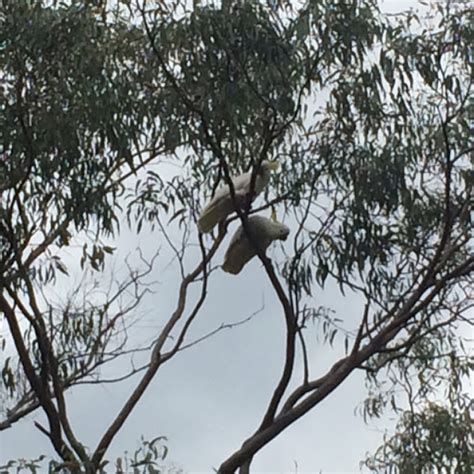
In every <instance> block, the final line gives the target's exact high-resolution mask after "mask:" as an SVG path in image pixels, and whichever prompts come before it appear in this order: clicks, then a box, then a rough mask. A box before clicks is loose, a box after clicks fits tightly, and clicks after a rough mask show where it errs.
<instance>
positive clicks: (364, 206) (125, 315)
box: [0, 0, 474, 472]
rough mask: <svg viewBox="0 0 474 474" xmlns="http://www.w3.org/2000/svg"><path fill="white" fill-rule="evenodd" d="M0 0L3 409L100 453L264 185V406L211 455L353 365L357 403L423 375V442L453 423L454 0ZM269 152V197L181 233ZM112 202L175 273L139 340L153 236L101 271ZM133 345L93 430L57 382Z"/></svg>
mask: <svg viewBox="0 0 474 474" xmlns="http://www.w3.org/2000/svg"><path fill="white" fill-rule="evenodd" d="M1 5H2V8H1V10H0V12H1V13H0V45H1V46H0V110H1V115H0V121H1V122H0V147H1V148H0V191H1V195H0V244H1V246H0V275H1V277H0V316H1V318H2V320H1V321H2V323H3V322H4V324H5V326H7V327H8V331H9V336H8V337H7V338H5V339H3V340H2V352H3V353H4V354H8V355H7V357H5V360H3V361H2V371H1V374H2V385H1V386H0V389H1V396H2V399H3V400H4V401H5V407H6V408H5V413H4V415H5V417H4V420H3V421H0V428H1V429H7V428H8V427H10V426H11V425H12V424H13V423H15V422H17V421H19V420H21V419H22V418H23V417H24V416H25V415H26V414H28V413H31V412H33V411H35V410H37V409H40V410H42V412H44V414H45V415H46V419H47V426H42V425H40V424H38V423H36V427H37V428H38V429H39V431H41V432H42V433H43V434H44V435H46V436H48V438H49V439H50V441H51V444H52V446H53V447H54V449H55V451H56V454H57V456H58V458H59V460H60V461H59V462H60V463H62V464H64V465H66V466H67V468H68V469H69V468H70V469H72V470H74V469H76V470H77V469H79V468H81V469H84V470H85V472H95V471H96V470H97V469H99V468H100V467H101V466H103V462H104V461H103V459H104V456H105V455H106V453H107V450H108V448H109V446H110V444H111V442H112V441H113V439H114V437H115V436H116V434H117V433H118V431H119V430H120V429H121V427H122V425H123V423H124V422H125V420H126V419H127V417H128V416H129V415H130V414H131V413H132V411H133V408H134V407H135V405H136V404H137V403H138V402H139V400H140V399H141V397H142V395H143V393H144V391H145V390H146V389H147V387H148V385H149V383H150V382H151V380H152V379H153V378H154V377H155V376H157V374H158V373H159V371H160V369H161V367H162V366H163V365H165V364H166V363H167V362H168V361H169V360H171V359H172V358H174V357H175V356H178V355H179V353H180V351H181V350H182V349H183V348H185V347H188V346H189V341H188V340H187V335H188V330H189V328H190V326H191V325H192V324H193V322H194V320H195V319H196V318H198V317H199V316H200V314H201V313H200V312H201V308H202V305H203V303H204V301H205V299H206V296H207V291H208V288H209V286H210V285H213V282H214V281H216V278H217V276H216V275H215V272H216V270H217V269H218V267H216V265H215V258H214V256H215V254H216V253H217V251H218V249H219V248H220V247H221V246H222V245H224V244H223V242H224V239H226V236H227V229H228V227H229V226H230V225H231V224H232V221H233V220H235V219H239V220H240V221H241V223H242V227H243V229H244V231H245V232H246V233H247V234H248V222H247V216H248V215H252V214H256V213H257V212H262V211H266V210H267V209H278V211H279V212H280V213H281V215H282V216H283V218H284V219H285V222H287V223H288V224H289V225H290V226H291V228H292V233H291V237H292V242H291V243H289V244H288V245H286V246H284V247H283V250H284V251H283V252H278V254H277V255H278V256H277V257H276V258H274V259H272V260H270V259H269V258H268V257H267V256H266V255H265V253H263V252H262V251H257V254H258V258H259V260H260V262H261V264H262V266H263V268H262V272H263V273H264V275H266V277H268V279H269V282H270V283H271V285H272V287H273V289H274V291H275V298H277V299H278V301H279V302H280V304H281V308H282V314H283V317H284V319H285V324H286V339H285V341H284V342H282V344H285V349H286V358H285V361H284V364H283V367H282V371H281V376H280V378H279V380H278V382H277V383H276V385H275V389H274V392H273V393H272V394H270V395H269V401H268V405H267V407H266V409H265V412H264V414H263V416H262V420H261V423H260V425H259V426H258V428H257V429H256V431H255V432H254V433H253V434H251V435H250V436H249V438H248V439H247V440H246V441H245V442H244V443H243V444H242V447H241V448H240V449H239V450H237V451H236V452H235V453H234V454H232V455H230V456H229V457H228V458H227V459H226V460H224V461H223V462H222V464H221V467H220V470H221V471H222V472H234V471H235V470H237V469H239V468H240V469H241V470H242V472H248V469H249V466H250V463H251V461H252V458H253V456H255V455H256V454H257V453H258V451H259V450H260V449H261V448H262V447H263V446H264V445H265V444H267V443H268V442H270V441H271V440H272V439H274V438H275V437H276V436H277V435H278V434H279V433H280V432H281V431H283V430H284V429H285V428H286V427H288V426H289V425H291V424H292V423H293V422H294V421H296V420H297V419H298V418H300V417H301V416H303V415H305V414H306V413H308V411H310V410H311V409H313V408H314V407H316V406H317V405H318V403H319V402H321V401H322V400H323V399H324V398H325V397H326V396H328V395H329V394H330V393H332V391H333V390H334V389H335V388H336V387H337V386H339V384H341V383H342V382H343V381H344V380H345V378H347V377H348V376H349V375H350V374H351V373H352V372H353V371H355V370H364V371H365V372H366V373H367V382H368V388H369V394H370V396H369V398H368V400H367V401H366V403H365V404H364V407H363V409H362V410H363V413H364V416H366V417H373V416H378V415H379V414H380V413H381V411H382V410H383V409H384V408H385V407H389V406H391V407H392V408H393V409H395V410H397V409H398V403H399V401H398V399H397V396H396V394H397V392H399V389H400V388H402V392H403V393H408V394H411V392H412V390H413V384H412V382H411V380H412V379H413V378H414V379H415V380H418V381H419V386H418V387H417V388H416V394H417V395H416V397H414V398H413V397H411V398H409V400H410V401H411V402H412V404H413V406H415V405H416V407H417V409H418V411H415V410H413V409H412V410H411V412H410V413H411V414H410V415H405V416H404V417H403V418H402V420H401V425H400V429H402V428H404V427H413V428H414V427H415V424H414V423H413V421H414V420H416V421H417V424H416V427H419V428H420V431H418V432H415V435H416V436H415V437H416V439H417V440H418V439H419V443H421V444H420V446H421V445H423V446H425V445H426V446H427V450H428V451H429V450H431V449H433V446H434V444H433V443H435V442H437V440H436V439H434V438H430V437H429V436H428V437H426V433H431V432H432V430H431V428H432V427H433V423H435V422H436V423H437V422H438V421H439V417H440V416H441V417H445V416H448V414H449V417H452V418H449V420H452V421H453V422H454V424H453V425H452V427H453V429H455V427H459V426H460V425H459V420H460V418H459V417H458V415H457V414H458V413H460V411H459V412H458V411H456V410H458V408H459V407H458V405H456V403H461V401H462V400H463V398H462V397H461V395H459V396H457V398H456V397H455V398H454V399H452V400H451V402H452V403H451V406H450V407H447V408H446V407H445V408H443V407H442V406H438V405H433V404H432V405H426V401H427V400H428V399H430V397H433V395H434V394H435V393H437V391H439V390H442V389H444V388H446V387H449V386H450V383H451V382H452V381H453V380H457V379H456V377H457V375H456V376H454V375H453V373H454V372H453V371H452V366H453V361H458V362H460V361H463V360H464V357H465V352H466V350H465V348H464V346H463V338H462V337H460V336H459V335H460V333H461V334H462V331H463V330H465V328H466V327H469V325H471V324H472V321H471V320H469V318H468V317H467V316H466V315H468V312H469V311H470V310H471V309H472V295H471V294H470V293H469V288H470V287H471V286H472V271H473V269H474V261H473V257H472V255H473V248H472V215H471V213H470V207H469V206H470V202H471V200H472V185H473V182H474V180H473V174H472V154H473V150H474V148H473V142H472V124H473V122H472V120H473V115H472V105H473V104H472V81H473V76H472V44H473V42H474V30H473V24H474V22H472V21H471V20H472V12H471V11H470V10H469V8H468V6H467V3H466V2H457V3H456V4H455V5H454V4H453V3H452V2H446V3H444V4H442V3H439V4H436V3H435V4H434V5H433V9H432V11H429V12H428V14H427V15H425V16H423V15H419V14H417V13H416V12H414V11H409V12H405V13H403V14H400V15H398V16H395V17H386V16H384V15H382V14H381V13H380V12H379V10H378V7H377V4H376V2H375V1H368V2H347V1H342V0H341V1H339V0H338V1H333V0H331V1H329V0H318V1H313V0H309V1H307V2H306V3H301V4H296V2H292V1H289V0H287V1H285V0H279V1H268V2H264V1H262V2H257V1H249V2H223V4H222V5H217V4H214V3H212V2H194V4H193V8H192V9H191V10H190V9H189V5H187V3H186V2H184V1H180V0H170V1H166V2H163V1H156V2H154V1H143V2H141V1H138V2H130V1H127V0H119V1H114V2H107V1H94V2H91V1H83V2H72V1H71V2H68V1H35V2H32V1H29V0H19V1H17V2H6V1H5V2H2V3H1ZM264 159H277V160H278V161H279V163H280V164H281V171H280V172H279V173H274V174H273V175H272V178H271V182H270V185H269V186H268V188H267V190H266V191H265V193H264V194H265V195H264V202H263V203H261V204H258V203H255V204H254V205H253V207H251V208H250V209H244V210H241V209H239V210H238V212H237V215H233V216H231V217H230V218H229V219H228V220H227V221H226V222H223V223H222V224H221V225H220V226H219V230H218V231H217V233H216V234H214V235H212V236H211V237H209V239H207V238H206V239H205V238H203V236H202V235H199V234H198V233H197V231H196V220H197V218H198V215H199V211H200V209H201V208H202V207H203V204H204V202H205V200H207V199H208V198H209V197H210V196H212V194H213V193H214V192H215V190H216V188H217V187H218V186H219V185H222V184H225V183H227V184H229V183H230V182H231V181H230V178H231V176H233V175H236V174H238V173H240V172H242V171H247V170H253V171H254V172H255V171H256V170H257V168H258V166H259V164H260V163H261V162H262V160H264ZM126 224H128V225H129V227H130V229H132V230H133V231H134V232H136V233H139V232H144V231H145V229H147V230H148V229H150V228H151V229H153V230H154V232H155V235H156V236H157V239H158V240H159V244H163V245H165V246H169V248H170V249H171V251H172V252H173V253H174V255H175V257H176V259H175V260H174V263H175V264H176V267H177V268H178V270H179V274H180V276H181V281H180V286H179V292H178V295H177V302H176V309H175V311H174V312H173V313H172V314H170V315H169V316H168V317H167V319H165V320H164V321H163V325H162V329H161V330H160V331H159V332H158V333H157V334H156V337H154V339H153V341H152V342H151V344H150V345H149V346H148V347H140V348H137V347H133V346H132V345H131V344H130V341H129V340H128V337H127V330H128V328H129V327H130V326H131V325H132V323H133V321H135V320H136V319H137V318H138V317H139V313H138V309H139V306H140V303H141V302H142V299H143V297H144V295H145V294H146V293H147V292H149V291H150V290H151V286H150V285H151V283H150V280H149V277H150V276H151V275H152V274H153V271H154V265H155V264H156V265H160V264H164V262H162V260H161V259H160V255H159V253H158V254H157V255H156V256H155V258H154V259H153V260H152V261H149V260H147V259H146V258H145V257H143V255H142V254H141V253H140V252H139V253H138V264H137V263H136V260H137V259H134V260H135V261H134V264H133V265H132V264H128V277H126V278H124V279H123V280H120V279H119V277H118V276H117V275H115V274H113V275H112V277H111V278H109V280H111V283H110V284H109V285H107V283H106V282H105V281H104V275H105V270H106V268H107V267H106V265H107V264H108V263H110V257H111V255H112V254H114V252H115V250H116V246H117V244H118V242H119V237H120V232H121V229H122V228H123V226H124V225H126ZM249 238H250V236H249ZM250 240H251V239H250ZM77 248H79V249H81V250H80V252H79V255H77V252H76V254H75V253H74V252H73V249H77ZM71 254H72V255H74V256H73V257H71ZM73 271H75V272H76V271H78V272H79V273H80V275H81V279H80V284H79V287H78V288H77V289H76V290H75V291H74V292H72V294H71V295H70V296H69V297H67V298H65V299H63V300H60V301H58V300H57V299H55V298H54V296H53V290H54V288H57V287H58V286H59V285H60V284H61V282H65V281H68V282H69V281H71V280H70V278H71V277H70V275H69V274H70V273H72V272H73ZM91 282H92V283H91ZM331 283H332V284H334V283H335V284H337V285H338V286H339V288H340V290H341V292H342V297H344V295H345V294H346V292H351V293H352V294H356V295H358V296H359V298H360V299H361V300H362V301H363V303H362V305H361V306H360V307H359V308H356V307H354V308H353V309H352V308H351V313H352V314H350V315H348V316H350V317H344V318H341V317H338V316H336V315H335V314H334V312H333V310H332V309H331V308H324V307H322V306H320V304H319V302H318V301H317V298H316V297H315V296H314V295H315V294H316V292H318V293H319V292H324V291H325V290H326V288H327V286H328V285H329V284H331ZM192 285H193V286H194V288H198V290H197V291H198V295H197V298H196V299H193V298H191V297H190V294H189V288H190V287H191V286H192ZM357 315H359V317H357ZM349 321H350V322H349ZM312 323H315V325H316V328H317V331H318V336H319V341H322V343H326V342H328V343H329V344H330V345H331V346H334V347H335V350H334V365H333V366H332V367H331V368H330V369H329V370H328V371H327V372H326V373H323V374H318V377H317V378H314V377H313V373H312V370H311V365H312V364H311V362H312V361H311V360H310V358H309V356H308V353H309V352H308V350H307V347H308V345H309V344H310V343H311V342H312V340H310V338H309V337H308V326H310V325H311V324H312ZM216 331H218V330H216ZM216 331H214V332H212V333H211V335H213V334H214V333H215V332H216ZM341 333H342V334H343V336H344V348H343V349H342V352H344V354H341V351H340V352H337V350H336V348H337V344H338V343H339V336H340V335H341ZM205 339H206V337H204V338H203V340H205ZM3 342H4V343H3ZM201 342H202V341H201ZM138 351H140V352H144V353H146V354H147V356H148V362H147V363H146V364H144V365H143V366H141V367H133V368H132V369H131V370H129V371H128V372H126V373H124V374H123V376H121V377H119V378H118V379H117V381H118V380H124V379H126V378H129V377H131V376H132V375H136V374H140V379H139V381H138V382H137V385H136V387H135V389H134V390H133V391H132V392H131V394H130V396H129V398H128V400H127V401H126V403H125V404H124V405H123V407H122V409H121V410H120V411H119V413H118V414H117V415H116V418H115V419H114V420H113V422H112V423H111V424H110V425H109V426H108V427H104V429H103V432H102V434H101V438H100V440H99V443H98V445H97V446H96V448H95V449H94V450H92V451H90V450H89V448H87V447H85V446H84V445H83V442H82V441H81V440H78V439H77V438H76V436H75V433H74V429H73V427H72V426H70V421H69V418H68V407H67V406H66V401H65V397H64V393H65V391H66V390H68V389H71V388H72V387H74V386H75V385H77V384H79V383H100V382H101V380H103V379H101V375H100V369H101V368H102V367H105V366H106V365H107V364H108V363H109V362H112V361H114V360H117V359H118V358H122V357H128V356H129V355H131V354H133V353H137V352H138ZM297 351H301V354H302V371H301V373H303V377H302V378H301V379H298V378H297V377H298V376H297V375H296V374H298V373H300V371H299V370H298V366H297V362H298V359H297V357H296V353H297ZM298 363H299V362H298ZM462 367H465V368H466V369H463V370H465V372H464V373H463V376H466V375H468V372H469V370H470V369H469V365H466V364H462ZM383 382H390V383H388V384H387V383H383ZM290 386H293V387H296V388H293V390H290V388H289V387H290ZM432 403H434V402H432ZM462 403H464V402H462ZM463 406H464V405H463ZM420 407H421V408H420ZM435 407H437V408H435ZM455 407H458V408H455ZM453 410H454V411H453ZM459 410H460V408H459ZM415 413H418V415H415ZM456 429H457V428H456ZM430 430H431V431H430ZM400 439H401V438H399V437H398V438H397V436H395V438H393V440H392V441H393V443H392V441H390V442H388V444H387V450H386V451H383V449H382V451H380V453H383V456H385V457H387V456H388V458H390V456H392V455H394V456H396V454H393V451H391V450H390V449H391V448H390V446H391V447H392V448H394V447H395V448H396V447H397V446H398V445H397V443H398V442H399V441H400ZM417 442H418V441H417ZM422 443H425V444H422ZM444 446H445V447H447V445H446V444H445V445H444ZM147 449H150V450H151V451H152V452H154V451H153V450H154V444H153V443H152V444H150V445H147ZM428 451H427V452H428ZM429 452H431V451H429ZM157 453H158V454H159V451H157ZM142 454H143V453H142ZM155 454H156V453H155ZM143 456H144V457H143V458H137V461H136V462H137V463H140V462H141V461H142V460H144V459H147V454H143ZM150 459H154V458H150ZM377 459H378V460H379V458H377ZM397 459H398V458H397ZM420 459H421V458H420ZM402 461H403V462H404V460H401V461H400V462H402ZM397 462H398V461H397ZM410 462H411V461H410ZM459 462H460V461H459ZM463 462H464V461H463ZM137 465H138V464H137ZM32 466H33V465H32Z"/></svg>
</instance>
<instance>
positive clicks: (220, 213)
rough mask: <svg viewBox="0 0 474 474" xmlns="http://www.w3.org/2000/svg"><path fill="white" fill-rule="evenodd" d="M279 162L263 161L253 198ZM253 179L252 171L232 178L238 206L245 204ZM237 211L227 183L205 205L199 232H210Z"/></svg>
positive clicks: (256, 177)
mask: <svg viewBox="0 0 474 474" xmlns="http://www.w3.org/2000/svg"><path fill="white" fill-rule="evenodd" d="M277 168H278V163H277V162H276V161H262V164H261V165H260V168H259V170H258V171H257V174H256V176H255V186H254V190H253V191H254V192H253V195H252V199H255V197H256V196H257V194H260V193H261V192H262V191H263V189H264V188H265V186H266V185H267V184H268V181H269V180H270V171H271V170H276V169H277ZM251 180H252V172H251V171H249V172H248V173H244V174H241V175H239V176H237V177H235V178H233V179H232V184H233V187H234V192H235V203H236V205H237V206H238V207H242V206H244V204H245V202H246V199H247V196H248V195H249V194H250V184H251ZM233 211H235V206H234V203H233V202H232V196H231V194H230V187H229V186H228V185H227V184H226V185H225V186H222V187H220V188H219V189H218V190H217V191H216V194H214V197H213V198H212V199H211V200H210V202H209V203H208V204H207V205H206V206H205V207H204V209H203V210H202V212H201V215H200V216H199V219H198V223H197V225H198V229H199V232H202V233H203V234H206V233H207V232H210V231H211V230H212V229H213V228H214V226H216V225H217V224H218V223H219V222H220V221H222V220H223V219H225V218H226V217H227V216H228V215H229V214H231V213H232V212H233Z"/></svg>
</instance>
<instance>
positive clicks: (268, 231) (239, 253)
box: [222, 216, 290, 275]
mask: <svg viewBox="0 0 474 474" xmlns="http://www.w3.org/2000/svg"><path fill="white" fill-rule="evenodd" d="M247 222H248V227H249V229H248V230H249V233H250V235H251V241H250V240H249V239H248V238H247V235H246V234H245V231H244V228H243V227H242V225H241V226H240V227H239V228H238V229H237V230H236V232H235V234H234V235H233V236H232V240H231V241H230V244H229V248H228V249H227V251H226V253H225V257H224V264H223V265H222V269H223V270H224V271H225V272H227V273H232V274H233V275H237V274H238V273H240V271H241V270H242V268H243V267H244V265H245V264H246V263H247V262H248V261H249V260H251V259H252V258H253V257H254V256H255V255H257V250H256V249H255V245H258V247H259V248H260V249H261V250H262V251H263V252H265V250H266V249H267V248H268V246H269V245H270V244H271V243H272V242H273V241H274V240H286V239H287V237H288V234H289V233H290V229H289V228H288V227H287V226H286V225H285V224H282V223H280V222H276V221H274V220H272V219H268V218H266V217H261V216H251V217H249V218H248V220H247ZM253 244H255V245H253Z"/></svg>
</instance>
